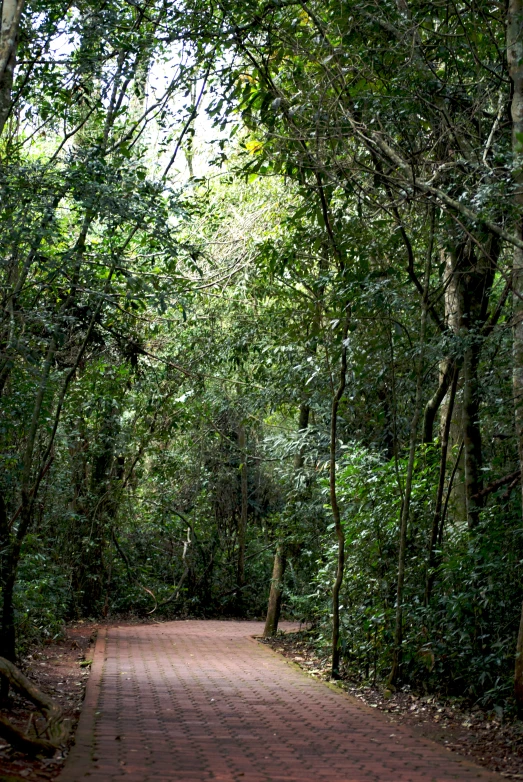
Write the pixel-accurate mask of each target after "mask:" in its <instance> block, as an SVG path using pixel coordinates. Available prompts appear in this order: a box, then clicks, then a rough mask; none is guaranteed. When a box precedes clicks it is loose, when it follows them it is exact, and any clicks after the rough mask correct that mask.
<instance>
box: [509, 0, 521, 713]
mask: <svg viewBox="0 0 523 782" xmlns="http://www.w3.org/2000/svg"><path fill="white" fill-rule="evenodd" d="M507 61H508V67H509V74H510V78H511V80H512V87H513V94H512V106H511V113H512V153H513V166H514V172H513V177H514V180H515V183H516V193H515V200H516V205H517V208H518V218H517V219H518V222H517V226H516V229H517V236H518V238H520V239H523V0H509V3H508V10H507ZM512 285H513V300H512V303H513V322H514V326H513V376H512V378H513V393H514V417H515V424H516V436H517V441H518V451H519V464H520V469H521V471H522V477H523V250H521V249H520V248H519V247H516V248H515V249H514V260H513V273H512ZM521 486H522V491H523V481H522V483H521ZM514 689H515V696H516V703H517V708H518V712H519V714H523V611H522V613H521V619H520V626H519V633H518V641H517V645H516V665H515V674H514Z"/></svg>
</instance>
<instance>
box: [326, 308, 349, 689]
mask: <svg viewBox="0 0 523 782" xmlns="http://www.w3.org/2000/svg"><path fill="white" fill-rule="evenodd" d="M347 326H348V323H347V324H346V326H345V329H344V332H343V347H342V351H341V369H340V382H339V385H338V388H337V391H336V393H335V394H334V397H333V400H332V410H331V432H330V460H329V496H330V504H331V510H332V517H333V519H334V529H335V532H336V539H337V541H338V562H337V567H336V578H335V580H334V584H333V587H332V665H331V676H332V678H333V679H339V677H340V659H341V645H340V591H341V587H342V584H343V576H344V572H345V532H344V529H343V525H342V523H341V515H340V508H339V505H338V496H337V493H336V441H337V435H338V408H339V406H340V401H341V398H342V396H343V392H344V391H345V384H346V380H347V348H346V346H345V340H346V339H347V332H348V328H347Z"/></svg>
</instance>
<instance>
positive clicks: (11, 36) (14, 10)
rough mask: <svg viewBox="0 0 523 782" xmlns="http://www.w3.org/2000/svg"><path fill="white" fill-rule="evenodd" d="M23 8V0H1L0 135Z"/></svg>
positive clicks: (8, 101)
mask: <svg viewBox="0 0 523 782" xmlns="http://www.w3.org/2000/svg"><path fill="white" fill-rule="evenodd" d="M23 8H24V0H3V2H2V20H1V24H0V135H2V131H3V129H4V127H5V123H6V122H7V118H8V117H9V113H10V111H11V90H12V88H13V79H14V71H15V64H16V49H17V45H18V30H19V27H20V18H21V16H22V11H23Z"/></svg>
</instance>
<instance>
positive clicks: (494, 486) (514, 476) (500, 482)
mask: <svg viewBox="0 0 523 782" xmlns="http://www.w3.org/2000/svg"><path fill="white" fill-rule="evenodd" d="M520 475H521V471H520V470H515V472H511V473H510V475H505V476H504V477H503V478H498V479H497V481H492V483H489V484H488V486H485V488H484V489H482V490H481V491H478V493H477V494H475V495H474V496H473V498H472V499H473V500H480V499H483V497H488V495H489V494H492V492H493V491H497V490H498V489H500V488H501V487H502V486H506V485H507V483H513V482H514V481H516V482H517V481H519V478H520Z"/></svg>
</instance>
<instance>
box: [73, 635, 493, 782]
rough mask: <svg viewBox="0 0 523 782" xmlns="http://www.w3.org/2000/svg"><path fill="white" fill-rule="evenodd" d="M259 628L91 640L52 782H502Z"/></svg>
mask: <svg viewBox="0 0 523 782" xmlns="http://www.w3.org/2000/svg"><path fill="white" fill-rule="evenodd" d="M261 631H262V624H261V623H258V622H220V621H195V620H190V621H178V622H168V623H163V624H158V625H127V626H121V627H113V628H110V629H108V630H105V629H102V630H100V633H99V637H98V641H97V644H96V649H95V652H94V662H93V670H92V674H91V678H90V680H89V683H88V687H87V695H86V700H85V703H84V708H83V710H82V715H81V718H80V724H79V728H78V732H77V737H76V745H75V747H74V748H73V750H72V752H71V755H70V756H69V758H68V760H67V763H66V766H65V770H64V772H63V774H62V775H61V776H60V782H80V780H84V779H85V780H87V779H88V780H89V782H102V781H103V782H113V781H114V782H116V780H126V782H153V780H154V782H191V781H194V782H196V780H198V782H204V781H205V780H221V782H233V780H234V781H235V782H368V781H369V780H373V782H429V781H430V782H450V780H463V781H464V782H465V780H476V782H487V781H488V780H490V781H491V782H494V781H495V780H501V779H502V777H499V776H497V775H495V774H491V773H489V772H488V771H486V770H484V769H481V768H479V767H478V766H474V765H472V764H471V763H469V762H468V761H466V760H465V759H462V758H459V757H457V756H456V755H453V754H450V753H449V752H447V751H446V750H445V749H443V748H441V747H439V746H437V745H436V744H432V743H431V742H429V741H424V740H420V739H419V738H416V737H415V736H413V735H412V734H411V733H410V732H409V731H408V730H406V729H405V728H403V727H401V726H398V725H394V726H391V724H390V723H389V722H388V721H387V719H386V718H385V717H384V716H382V715H380V714H377V713H376V711H373V710H372V709H370V708H368V707H366V706H365V705H362V704H361V703H359V702H358V701H357V700H356V699H354V698H350V697H348V696H346V695H343V694H342V693H340V692H337V691H334V690H332V689H329V688H328V687H327V686H325V684H324V683H322V682H319V681H316V680H314V679H312V678H311V677H308V676H306V675H304V674H303V673H301V672H300V671H299V670H297V669H296V668H295V667H293V666H290V665H289V664H288V663H287V662H286V661H285V660H284V659H283V658H282V657H280V656H279V655H277V654H275V653H274V652H273V651H271V650H270V649H269V648H267V647H264V646H263V645H261V644H259V643H257V642H256V641H255V640H254V639H253V638H252V636H254V635H259V634H260V633H261Z"/></svg>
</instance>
